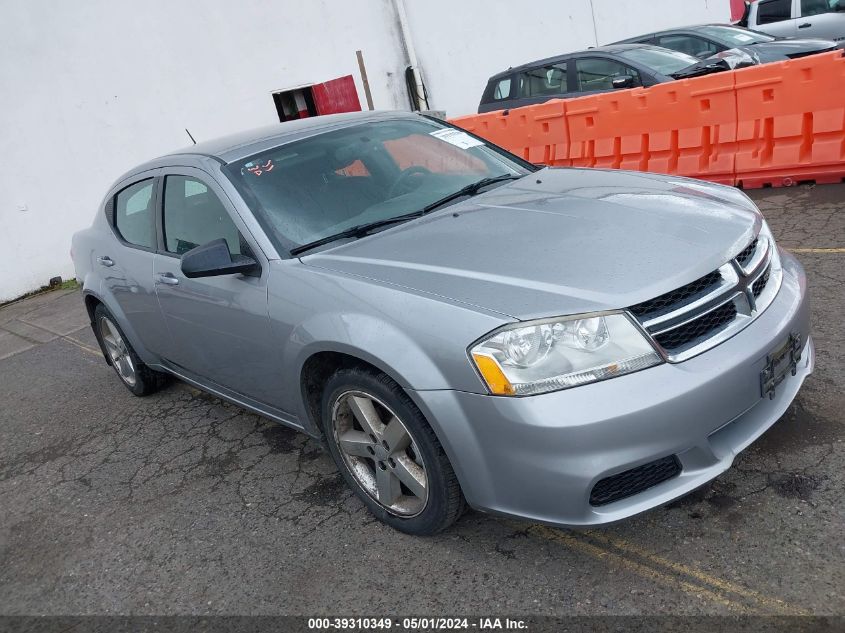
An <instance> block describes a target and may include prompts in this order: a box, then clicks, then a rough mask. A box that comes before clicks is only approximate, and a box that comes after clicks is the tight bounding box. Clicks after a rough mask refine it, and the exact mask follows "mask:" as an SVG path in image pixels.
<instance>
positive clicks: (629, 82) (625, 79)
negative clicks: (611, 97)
mask: <svg viewBox="0 0 845 633" xmlns="http://www.w3.org/2000/svg"><path fill="white" fill-rule="evenodd" d="M612 85H613V89H614V90H619V89H621V88H633V87H634V77H633V76H632V75H622V76H621V77H617V78H616V79H614V80H613V83H612Z"/></svg>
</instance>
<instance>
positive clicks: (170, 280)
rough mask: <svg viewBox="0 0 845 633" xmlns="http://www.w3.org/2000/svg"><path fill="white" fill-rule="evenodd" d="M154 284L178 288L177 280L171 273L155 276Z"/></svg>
mask: <svg viewBox="0 0 845 633" xmlns="http://www.w3.org/2000/svg"><path fill="white" fill-rule="evenodd" d="M156 283H160V284H167V285H168V286H178V285H179V279H178V278H177V277H176V276H175V275H174V274H173V273H159V274H157V275H156Z"/></svg>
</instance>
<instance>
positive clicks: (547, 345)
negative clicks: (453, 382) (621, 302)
mask: <svg viewBox="0 0 845 633" xmlns="http://www.w3.org/2000/svg"><path fill="white" fill-rule="evenodd" d="M469 352H470V356H471V357H472V360H473V361H474V362H475V366H476V367H477V368H478V372H479V373H480V374H481V376H482V377H483V378H484V381H485V382H486V383H487V387H488V388H489V389H490V392H491V393H494V394H496V395H501V396H527V395H533V394H538V393H546V392H548V391H556V390H558V389H566V388H567V387H575V386H577V385H583V384H586V383H590V382H595V381H597V380H604V379H606V378H614V377H616V376H621V375H623V374H628V373H631V372H634V371H639V370H640V369H645V368H646V367H651V366H653V365H657V364H659V363H661V362H662V359H661V357H660V356H659V355H658V354H657V352H655V351H654V348H653V347H652V346H651V344H650V343H649V341H648V340H647V339H646V337H645V336H644V335H643V334H642V333H641V332H640V330H639V329H637V327H636V326H635V325H634V324H633V323H632V322H631V321H630V319H629V318H628V317H627V316H626V315H625V314H624V313H621V312H616V313H612V314H603V315H599V316H580V317H578V316H576V317H562V318H560V319H543V320H542V321H533V322H528V323H520V324H518V325H514V326H510V327H507V328H505V329H502V330H499V331H498V332H495V333H493V334H492V335H490V336H489V337H487V338H485V339H484V340H482V341H481V342H480V343H478V344H476V345H474V346H473V347H472V348H471V349H470V350H469Z"/></svg>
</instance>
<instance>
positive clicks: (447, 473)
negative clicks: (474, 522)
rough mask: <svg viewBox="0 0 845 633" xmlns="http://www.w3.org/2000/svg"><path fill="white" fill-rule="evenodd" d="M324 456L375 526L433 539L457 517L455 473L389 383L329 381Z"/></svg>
mask: <svg viewBox="0 0 845 633" xmlns="http://www.w3.org/2000/svg"><path fill="white" fill-rule="evenodd" d="M322 405H323V406H322V411H323V423H324V429H325V432H326V440H327V443H328V446H329V452H330V453H331V455H332V458H333V459H334V461H335V463H336V464H337V467H338V469H339V470H340V472H341V474H342V475H343V478H344V479H345V480H346V482H347V483H348V484H349V485H350V486H351V487H352V489H353V490H354V491H355V493H356V494H357V495H358V497H360V498H361V500H362V501H363V502H364V503H365V504H366V506H367V507H368V508H369V510H370V511H371V512H372V513H373V514H374V515H375V516H376V517H377V518H378V519H380V520H381V521H383V522H385V523H387V524H388V525H390V526H392V527H394V528H396V529H398V530H401V531H403V532H407V533H409V534H417V535H428V534H435V533H437V532H440V531H441V530H443V529H445V528H447V527H449V526H450V525H451V524H452V523H454V522H455V521H456V520H457V518H458V517H459V516H460V515H461V513H462V512H463V510H464V505H465V502H464V499H463V495H462V494H461V489H460V486H459V484H458V480H457V477H456V476H455V472H454V470H453V469H452V465H451V464H450V463H449V459H448V458H447V457H446V453H445V452H444V451H443V447H442V446H441V445H440V442H439V441H438V440H437V437H436V436H435V434H434V431H432V430H431V427H430V426H429V425H428V423H427V422H426V420H425V418H424V417H423V415H422V413H421V412H420V411H419V409H417V407H416V406H415V405H414V403H413V402H412V401H411V399H410V398H409V397H408V395H407V394H406V393H405V392H404V391H403V390H402V388H401V387H399V385H397V384H396V383H395V382H394V381H393V380H391V379H390V378H389V377H388V376H386V375H384V374H381V373H376V372H370V371H366V370H362V369H343V370H340V371H338V372H337V373H336V374H334V375H333V376H332V377H331V378H330V379H329V381H328V383H327V384H326V388H325V390H324V393H323V403H322Z"/></svg>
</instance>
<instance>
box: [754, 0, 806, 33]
mask: <svg viewBox="0 0 845 633" xmlns="http://www.w3.org/2000/svg"><path fill="white" fill-rule="evenodd" d="M798 2H799V0H759V2H758V3H757V16H756V20H757V24H756V28H758V29H759V30H761V31H764V32H766V33H771V34H772V35H777V36H779V37H795V36H796V35H797V34H798V20H797V19H796V16H797V15H798V12H797V3H798Z"/></svg>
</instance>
